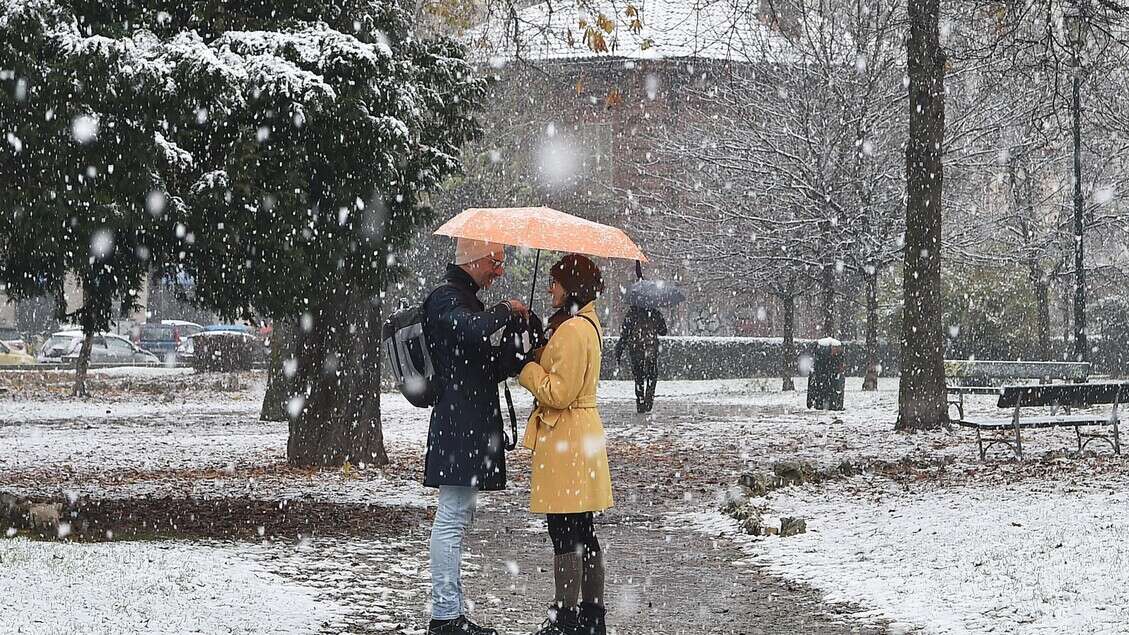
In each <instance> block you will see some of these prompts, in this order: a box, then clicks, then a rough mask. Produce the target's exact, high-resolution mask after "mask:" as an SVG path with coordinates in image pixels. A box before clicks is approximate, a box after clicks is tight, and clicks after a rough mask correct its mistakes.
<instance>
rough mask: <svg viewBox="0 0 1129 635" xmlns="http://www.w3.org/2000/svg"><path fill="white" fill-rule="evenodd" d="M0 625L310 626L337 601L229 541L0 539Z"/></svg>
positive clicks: (170, 629)
mask: <svg viewBox="0 0 1129 635" xmlns="http://www.w3.org/2000/svg"><path fill="white" fill-rule="evenodd" d="M0 563H2V564H0V571H2V572H3V575H0V597H2V598H4V602H3V611H2V612H3V624H5V625H6V626H4V627H3V628H2V629H0V630H4V631H5V632H12V631H8V630H7V629H8V628H9V627H12V626H14V625H19V627H20V628H19V630H18V631H17V632H20V633H37V634H43V635H54V634H56V633H59V632H62V630H64V629H65V630H66V631H67V632H75V633H309V632H313V631H316V630H317V629H318V628H319V627H320V626H321V625H322V624H323V623H327V622H332V621H333V619H334V617H335V615H336V614H337V613H339V612H340V611H341V607H340V606H338V605H336V604H335V603H334V602H332V601H328V600H326V599H325V598H319V599H317V601H315V591H314V590H313V589H311V588H305V587H300V586H295V585H293V584H290V583H288V582H287V581H286V580H285V579H283V578H281V577H279V576H278V575H275V574H273V573H270V572H268V571H267V570H266V569H265V568H264V567H263V566H261V565H260V564H258V563H257V562H255V561H254V560H252V559H250V558H248V557H247V556H246V555H245V554H244V553H242V550H239V549H236V548H234V547H232V546H219V545H210V546H201V545H195V544H188V543H181V542H176V541H163V542H130V543H102V544H72V543H48V542H30V541H28V540H25V539H22V538H15V539H11V540H0Z"/></svg>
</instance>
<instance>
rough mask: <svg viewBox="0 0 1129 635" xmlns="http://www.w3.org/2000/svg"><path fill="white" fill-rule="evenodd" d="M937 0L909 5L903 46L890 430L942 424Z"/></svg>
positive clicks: (941, 122)
mask: <svg viewBox="0 0 1129 635" xmlns="http://www.w3.org/2000/svg"><path fill="white" fill-rule="evenodd" d="M939 16H940V0H917V1H916V2H910V3H909V19H910V35H909V38H908V39H907V41H906V49H907V60H908V64H907V66H908V75H909V89H910V99H909V108H910V113H909V138H908V140H907V142H906V185H907V194H908V196H907V200H906V240H905V268H904V273H903V276H904V280H903V309H902V315H903V318H902V364H901V366H902V376H901V382H900V386H899V392H898V421H897V423H896V424H895V428H896V429H898V430H930V429H935V428H939V427H941V426H943V425H947V424H948V412H947V411H948V408H947V405H946V400H945V366H944V348H943V339H942V327H941V188H942V168H943V165H942V161H941V144H942V143H943V141H944V133H945V90H944V83H945V76H944V54H943V52H942V51H941V44H940V39H939Z"/></svg>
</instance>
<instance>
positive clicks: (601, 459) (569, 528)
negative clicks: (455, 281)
mask: <svg viewBox="0 0 1129 635" xmlns="http://www.w3.org/2000/svg"><path fill="white" fill-rule="evenodd" d="M603 290H604V282H603V279H602V277H601V275H600V270H599V268H597V267H596V265H595V264H593V263H592V261H591V260H589V259H588V258H585V257H584V256H579V255H576V254H570V255H568V256H565V257H564V258H562V259H561V260H560V261H559V262H557V264H555V265H553V267H552V269H551V270H550V271H549V293H550V295H551V296H552V301H553V308H556V309H563V310H564V312H563V313H562V314H561V317H562V318H564V319H559V320H558V324H557V325H556V326H555V328H554V329H553V331H552V336H551V337H550V338H549V343H548V344H546V345H545V347H544V348H543V349H541V351H539V353H538V354H537V355H536V358H535V361H530V362H528V363H527V364H526V365H525V367H524V368H522V371H521V375H520V378H519V380H520V382H521V385H522V386H524V387H525V388H527V389H528V390H529V391H530V392H531V393H533V396H534V397H535V398H536V399H537V405H536V407H535V408H534V410H533V414H532V415H531V416H530V417H529V422H528V423H527V424H526V428H525V442H524V445H525V447H526V448H529V449H530V450H532V451H533V460H532V465H533V474H532V476H531V478H530V499H531V500H530V506H529V509H530V511H531V512H533V513H535V514H546V515H547V518H548V524H549V537H550V538H551V539H552V541H553V552H554V554H555V555H554V556H553V578H554V583H555V585H556V598H555V601H554V602H553V605H552V606H551V607H550V610H549V619H548V620H546V621H545V623H544V624H543V626H542V628H541V630H539V631H537V635H557V634H566V635H572V634H574V633H583V634H584V635H596V634H599V635H603V634H604V633H605V632H606V628H605V626H604V613H605V611H604V560H603V556H602V554H601V553H600V543H599V541H598V540H597V539H596V533H595V530H594V527H593V525H592V513H593V512H600V511H604V510H605V509H608V508H609V507H611V506H612V488H611V474H610V473H609V472H608V454H607V450H606V449H605V447H604V446H605V438H604V426H603V424H602V423H601V422H600V413H599V412H598V411H597V410H596V383H597V381H599V378H600V336H601V335H602V330H601V327H600V320H599V318H598V317H597V316H596V298H597V297H598V296H599V295H600V293H601V292H603Z"/></svg>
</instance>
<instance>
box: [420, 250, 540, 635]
mask: <svg viewBox="0 0 1129 635" xmlns="http://www.w3.org/2000/svg"><path fill="white" fill-rule="evenodd" d="M505 258H506V256H505V251H504V250H503V247H502V245H498V244H494V243H487V242H482V241H477V240H466V239H462V238H460V239H459V240H458V242H457V244H456V247H455V262H454V264H451V265H448V266H447V276H446V282H445V283H444V284H443V285H441V286H440V287H438V288H437V289H435V290H434V291H433V292H432V293H431V295H430V296H428V298H427V300H426V301H425V302H424V304H423V312H424V317H423V330H424V334H425V336H426V338H427V346H428V351H429V352H430V353H431V359H432V362H433V364H434V366H435V380H436V381H437V382H438V384H439V398H438V401H437V402H436V404H435V407H434V408H433V409H432V411H431V426H430V428H429V429H428V432H427V456H426V458H425V461H424V485H425V486H427V487H437V488H439V506H438V508H437V509H436V511H435V521H434V523H433V524H432V527H431V602H432V608H431V617H432V619H431V622H430V623H429V624H428V628H427V632H428V635H468V634H469V635H497V631H496V630H494V629H492V628H483V627H480V626H478V625H477V624H475V623H473V622H471V621H470V620H469V619H467V617H466V616H465V615H464V614H463V586H462V577H461V565H462V545H463V537H464V535H465V534H466V532H467V530H468V529H469V528H470V525H471V522H472V521H473V520H474V511H475V503H476V499H477V496H478V492H479V491H480V490H500V489H505V487H506V455H505V447H504V446H505V442H504V440H503V435H504V432H503V427H502V411H501V408H500V406H499V403H498V382H500V381H503V380H504V379H505V378H506V371H505V367H504V364H503V363H502V361H501V359H500V356H499V352H498V351H497V350H496V349H495V347H494V346H493V345H492V344H491V342H490V335H491V334H492V333H494V332H495V331H497V330H499V329H501V328H503V326H505V325H506V324H507V322H510V321H512V320H515V319H517V318H518V317H520V318H523V319H526V320H528V317H529V312H528V309H527V308H526V307H525V305H524V304H523V303H522V302H521V300H506V301H505V302H502V303H499V304H497V305H495V306H493V307H491V308H489V309H487V308H486V307H485V306H484V305H483V304H482V302H481V301H480V300H479V299H478V292H479V291H480V290H481V289H489V288H490V285H491V284H493V283H494V280H496V279H498V278H500V277H502V276H503V275H505V269H504V266H505Z"/></svg>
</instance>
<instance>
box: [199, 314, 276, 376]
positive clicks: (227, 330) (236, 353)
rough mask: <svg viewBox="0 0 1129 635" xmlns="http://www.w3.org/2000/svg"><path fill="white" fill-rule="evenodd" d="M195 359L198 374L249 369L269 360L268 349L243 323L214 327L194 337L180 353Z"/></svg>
mask: <svg viewBox="0 0 1129 635" xmlns="http://www.w3.org/2000/svg"><path fill="white" fill-rule="evenodd" d="M181 355H184V358H185V359H188V358H189V357H188V356H189V355H190V356H191V357H190V359H191V360H192V367H193V368H195V369H196V370H198V371H209V370H218V371H231V370H250V369H251V368H252V364H254V362H257V361H262V360H264V359H266V348H265V346H264V344H263V340H262V339H261V338H259V337H258V336H257V335H256V334H255V332H254V331H253V330H252V329H251V327H249V326H245V325H242V324H213V325H210V326H208V327H206V328H205V329H204V330H203V331H202V332H200V333H197V334H195V335H193V336H192V338H191V341H190V342H189V343H188V344H187V345H186V346H184V347H183V348H182V349H179V350H178V351H177V356H178V357H181Z"/></svg>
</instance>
